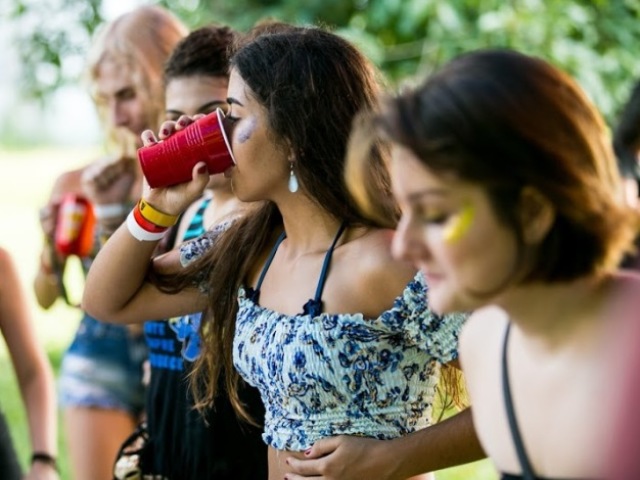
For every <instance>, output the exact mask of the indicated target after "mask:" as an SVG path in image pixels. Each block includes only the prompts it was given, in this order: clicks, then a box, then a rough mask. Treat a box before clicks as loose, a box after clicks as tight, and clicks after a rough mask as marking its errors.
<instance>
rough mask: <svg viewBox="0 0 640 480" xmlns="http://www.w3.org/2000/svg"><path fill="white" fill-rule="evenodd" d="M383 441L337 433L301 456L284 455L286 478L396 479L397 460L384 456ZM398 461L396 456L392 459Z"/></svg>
mask: <svg viewBox="0 0 640 480" xmlns="http://www.w3.org/2000/svg"><path fill="white" fill-rule="evenodd" d="M386 443H388V442H385V441H384V440H375V439H372V438H363V437H353V436H345V435H341V436H338V437H330V438H324V439H322V440H319V441H318V442H316V443H315V444H314V445H313V447H311V448H310V449H309V450H307V451H306V452H305V457H306V458H304V459H297V458H294V457H289V458H287V463H288V465H289V467H291V472H292V473H288V474H287V475H285V479H286V480H301V479H304V478H313V479H316V480H319V479H321V480H363V479H365V478H375V479H377V480H400V478H402V477H399V476H398V472H397V471H395V466H396V464H397V463H399V462H398V461H393V460H392V459H391V461H390V459H389V458H388V457H387V453H388V449H386V448H385V444H386ZM396 460H400V459H396Z"/></svg>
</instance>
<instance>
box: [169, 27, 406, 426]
mask: <svg viewBox="0 0 640 480" xmlns="http://www.w3.org/2000/svg"><path fill="white" fill-rule="evenodd" d="M260 29H261V30H260V31H259V32H257V33H256V32H253V33H249V35H248V36H247V37H245V39H244V41H241V42H239V43H238V44H237V50H236V51H235V52H234V53H233V55H232V57H231V68H232V69H236V70H237V72H238V73H239V74H240V76H241V77H242V79H243V80H244V81H245V82H246V84H247V86H248V87H249V89H250V91H249V94H250V95H252V96H253V97H254V98H255V99H256V100H257V101H258V102H259V103H260V104H261V105H263V106H264V108H265V109H266V111H267V118H268V123H269V129H270V130H271V133H272V135H273V138H275V139H276V141H277V142H279V143H281V144H282V145H286V146H287V148H289V149H290V150H291V151H292V152H293V154H294V155H295V156H296V168H297V175H298V178H299V179H300V182H301V184H302V185H303V187H304V190H305V192H306V193H307V195H308V196H309V197H310V198H311V199H312V200H313V201H315V202H316V203H317V204H318V205H320V206H321V207H322V208H323V209H324V210H325V211H327V212H328V213H329V214H331V215H332V216H334V217H335V218H336V219H339V220H340V221H346V222H347V223H349V224H350V225H378V224H377V223H375V222H372V221H371V220H369V219H368V218H366V217H364V216H363V215H362V214H361V213H360V210H359V209H358V207H357V205H356V203H355V201H354V200H353V198H352V197H351V195H350V194H349V192H348V189H347V186H346V183H345V179H344V164H345V155H346V150H347V142H348V138H349V132H350V129H351V124H352V122H353V119H354V118H355V116H356V114H357V112H359V111H360V110H362V109H371V108H373V107H374V105H376V103H377V101H378V99H379V94H380V82H379V81H380V78H379V77H378V72H377V71H376V70H375V68H374V67H373V66H372V64H371V63H370V62H369V61H368V60H367V59H366V57H365V56H364V55H363V54H362V53H360V51H359V50H358V49H356V48H355V47H354V46H352V45H351V44H350V43H349V42H347V41H346V40H344V39H343V38H341V37H340V36H338V35H336V34H334V33H331V32H329V31H326V30H324V29H321V28H317V27H295V26H287V25H285V24H282V23H278V24H277V25H276V27H274V28H271V27H269V28H264V27H262V26H261V27H260ZM376 158H378V160H380V162H378V163H375V162H374V163H373V164H372V167H371V169H370V171H371V175H370V178H371V179H372V180H371V181H375V182H376V185H377V188H379V189H380V190H381V191H387V192H388V191H390V182H389V178H388V174H387V172H386V169H385V168H384V166H383V164H382V162H381V159H382V156H381V155H377V157H376ZM381 216H382V217H384V218H385V221H384V222H383V223H384V224H386V225H392V224H394V223H395V221H396V220H397V217H398V215H397V211H395V210H393V209H389V211H387V212H383V213H382V215H381ZM282 228H283V222H282V217H281V215H280V212H279V210H278V208H277V207H276V205H275V204H274V203H271V202H268V201H265V202H264V203H263V204H262V205H259V206H258V207H256V208H255V209H254V210H252V211H251V213H248V214H247V215H246V216H245V217H243V218H242V219H241V220H238V221H236V222H235V223H234V224H233V225H232V226H231V227H230V228H229V229H228V230H227V231H226V232H225V233H224V234H223V235H221V237H220V238H219V240H218V241H217V244H216V246H215V248H212V249H211V250H210V251H209V252H207V253H206V254H205V255H203V256H202V257H201V258H200V259H198V260H197V261H196V262H194V263H193V264H192V265H190V266H189V267H187V268H186V269H185V270H184V272H182V273H181V274H180V275H179V276H178V277H173V278H171V279H166V281H164V282H163V283H164V284H165V287H164V288H167V285H168V286H169V288H168V289H169V291H175V290H176V289H180V288H184V287H185V286H186V285H188V284H189V282H192V281H193V279H194V278H196V277H197V276H198V275H201V274H202V272H205V274H206V276H207V278H208V280H207V283H208V293H209V306H208V308H207V310H206V311H205V315H204V317H203V321H202V324H201V336H202V344H203V352H202V355H201V356H200V357H199V359H198V360H197V362H196V364H195V366H194V374H193V376H192V377H191V378H192V386H193V387H194V390H195V392H194V394H195V397H196V400H197V402H196V406H197V407H199V408H202V407H205V406H207V405H209V404H210V403H211V402H212V401H213V399H214V398H215V396H216V394H217V393H218V388H219V384H218V381H219V379H220V378H222V377H224V386H225V387H226V390H227V393H228V395H229V397H230V400H231V402H232V404H233V405H234V407H235V408H236V410H237V411H238V412H239V414H240V415H241V416H242V417H244V418H245V419H246V420H249V421H251V419H250V417H249V416H248V415H247V414H246V412H245V410H244V408H243V406H242V404H241V402H240V400H239V398H238V387H239V382H240V378H239V376H238V374H237V372H236V370H235V369H234V367H233V361H232V353H233V337H234V333H235V322H236V314H237V292H238V289H239V287H240V286H241V285H242V284H243V282H245V280H246V277H247V275H248V273H249V272H250V271H252V270H253V269H255V266H256V264H257V262H258V261H259V260H260V258H261V255H262V254H263V253H264V251H265V250H266V249H267V248H269V245H271V244H272V243H273V241H274V236H275V235H277V234H278V233H279V232H280V231H282Z"/></svg>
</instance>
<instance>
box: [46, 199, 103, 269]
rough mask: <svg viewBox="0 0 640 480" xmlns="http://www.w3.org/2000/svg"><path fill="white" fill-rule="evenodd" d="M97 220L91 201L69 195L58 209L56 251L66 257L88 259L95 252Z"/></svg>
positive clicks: (55, 236)
mask: <svg viewBox="0 0 640 480" xmlns="http://www.w3.org/2000/svg"><path fill="white" fill-rule="evenodd" d="M95 224H96V218H95V214H94V213H93V207H92V206H91V203H90V202H89V200H87V199H86V198H84V197H83V196H81V195H76V194H74V193H67V194H66V195H65V196H64V197H63V198H62V201H61V202H60V206H59V207H58V217H57V221H56V229H55V234H54V245H55V249H56V251H57V252H58V253H59V254H61V255H64V256H69V255H77V256H78V257H86V256H88V255H89V254H90V253H91V251H92V250H93V236H94V230H95Z"/></svg>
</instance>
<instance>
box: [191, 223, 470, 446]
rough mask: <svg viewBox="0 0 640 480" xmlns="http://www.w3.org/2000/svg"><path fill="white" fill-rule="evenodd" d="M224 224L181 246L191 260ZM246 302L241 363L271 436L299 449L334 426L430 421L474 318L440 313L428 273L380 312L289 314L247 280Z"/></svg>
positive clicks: (399, 427)
mask: <svg viewBox="0 0 640 480" xmlns="http://www.w3.org/2000/svg"><path fill="white" fill-rule="evenodd" d="M221 230H224V229H221ZM221 230H219V231H217V232H216V231H211V232H207V233H206V234H205V235H204V236H202V237H199V238H198V239H196V240H195V241H192V242H189V243H187V244H184V245H183V246H181V260H182V262H183V265H186V264H187V263H190V262H191V261H193V260H195V259H196V258H197V257H199V256H200V255H202V253H204V252H205V251H206V250H208V249H209V248H210V247H211V245H213V244H214V243H215V240H216V238H217V236H218V235H219V234H220V231H221ZM203 280H204V279H203ZM200 288H201V289H206V284H205V283H201V284H200ZM238 305H239V309H238V317H237V321H236V332H235V338H234V352H233V358H234V365H235V367H236V369H237V370H238V372H239V373H240V375H241V376H242V377H243V378H244V379H245V381H247V383H249V384H250V385H252V386H254V387H256V388H258V390H259V391H260V395H261V398H262V401H263V403H264V405H265V409H266V414H265V422H264V423H265V424H264V428H265V431H264V434H263V439H264V441H265V442H266V443H267V444H268V445H270V446H272V447H273V448H276V449H278V450H293V451H302V450H306V449H307V448H309V447H311V446H312V445H313V444H314V443H315V442H316V441H317V440H319V439H321V438H324V437H329V436H334V435H359V436H366V437H372V438H378V439H391V438H396V437H400V436H403V435H406V434H408V433H411V432H414V431H416V430H419V429H421V428H424V427H427V426H428V425H429V424H430V422H431V412H432V407H433V401H434V396H435V390H436V386H437V384H438V380H439V377H440V365H441V364H443V363H447V362H450V361H451V360H454V359H456V358H457V356H458V350H457V347H458V334H459V332H460V329H461V327H462V325H463V323H464V321H465V320H466V318H467V316H466V315H465V314H451V315H442V316H441V315H437V314H435V313H433V312H432V311H431V310H430V308H429V304H428V300H427V285H426V283H425V280H424V276H423V275H422V274H421V273H417V274H416V276H415V277H414V279H413V280H412V281H411V282H409V284H408V285H407V286H406V287H405V289H404V291H403V292H402V294H401V295H400V296H398V297H397V298H396V300H395V302H394V304H393V306H392V308H391V309H389V310H387V311H386V312H384V313H383V314H382V315H380V317H378V318H376V319H367V318H364V317H363V315H362V314H338V315H336V314H328V313H321V314H320V315H316V316H313V317H312V316H311V315H302V314H300V315H294V316H291V315H284V314H281V313H278V312H275V311H273V310H269V309H266V308H264V307H261V306H260V305H258V304H256V303H255V302H254V301H253V300H251V299H250V298H249V297H248V296H247V291H246V290H245V288H242V287H241V288H240V289H239V291H238Z"/></svg>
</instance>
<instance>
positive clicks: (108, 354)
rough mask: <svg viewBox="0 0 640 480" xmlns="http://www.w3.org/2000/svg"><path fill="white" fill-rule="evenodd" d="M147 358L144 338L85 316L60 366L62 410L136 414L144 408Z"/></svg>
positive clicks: (117, 326) (123, 327)
mask: <svg viewBox="0 0 640 480" xmlns="http://www.w3.org/2000/svg"><path fill="white" fill-rule="evenodd" d="M146 358H147V346H146V343H145V340H144V335H132V334H131V332H130V331H129V329H128V328H127V327H126V326H123V325H112V324H109V323H104V322H100V321H98V320H96V319H94V318H92V317H90V316H88V315H86V314H85V315H84V317H83V318H82V321H81V322H80V325H79V327H78V330H77V332H76V336H75V338H74V339H73V342H72V343H71V346H70V347H69V349H68V350H67V351H66V353H65V355H64V357H63V359H62V365H61V367H60V378H59V391H60V405H61V406H62V407H94V408H103V409H115V410H124V411H126V412H129V413H131V414H133V415H138V414H140V412H142V410H143V408H144V398H145V392H144V386H143V385H142V363H143V362H144V360H145V359H146Z"/></svg>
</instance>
